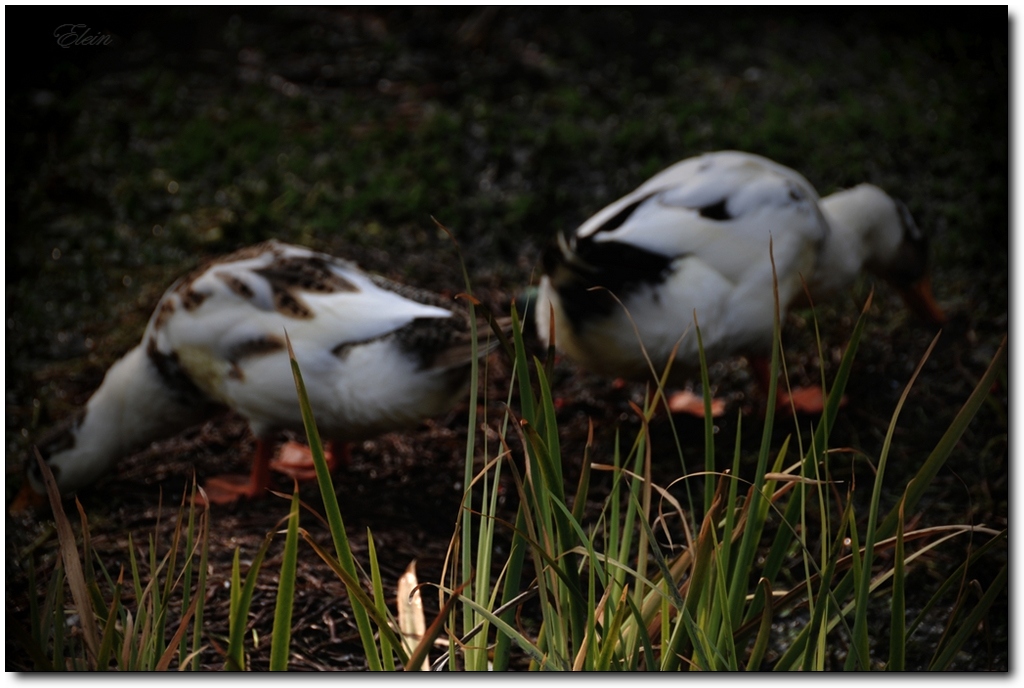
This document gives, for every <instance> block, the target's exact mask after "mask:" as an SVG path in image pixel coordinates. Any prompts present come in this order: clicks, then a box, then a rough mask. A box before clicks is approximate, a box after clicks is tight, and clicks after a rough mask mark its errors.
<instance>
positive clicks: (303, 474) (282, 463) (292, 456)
mask: <svg viewBox="0 0 1024 688" xmlns="http://www.w3.org/2000/svg"><path fill="white" fill-rule="evenodd" d="M339 445H340V446H339ZM337 456H340V457H341V463H342V464H343V465H345V466H348V465H349V462H350V460H351V453H350V450H349V444H348V442H335V441H334V440H328V442H327V444H326V445H324V460H326V461H327V470H328V471H329V472H331V473H333V472H334V468H335V466H336V465H337V460H336V459H335V457H337ZM270 468H271V470H275V471H277V472H279V473H284V474H285V475H287V476H290V477H292V478H295V479H296V480H316V465H315V464H314V463H313V454H312V453H311V452H310V449H309V447H308V446H306V445H305V444H301V443H299V442H285V443H284V444H283V445H281V449H280V450H278V452H277V456H275V457H274V458H273V459H272V460H271V461H270Z"/></svg>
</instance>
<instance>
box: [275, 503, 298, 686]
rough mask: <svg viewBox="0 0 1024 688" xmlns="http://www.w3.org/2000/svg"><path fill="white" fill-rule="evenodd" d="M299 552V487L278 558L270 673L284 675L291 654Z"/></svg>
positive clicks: (289, 514)
mask: <svg viewBox="0 0 1024 688" xmlns="http://www.w3.org/2000/svg"><path fill="white" fill-rule="evenodd" d="M298 550H299V486H298V483H296V484H295V488H294V490H293V491H292V504H291V509H290V510H289V513H288V532H287V534H286V535H285V540H284V554H282V555H281V573H280V576H279V577H278V585H277V602H276V604H275V606H274V626H273V633H272V637H271V642H270V670H271V671H287V670H288V656H289V653H290V651H291V638H292V607H293V605H294V604H295V570H296V564H297V560H298Z"/></svg>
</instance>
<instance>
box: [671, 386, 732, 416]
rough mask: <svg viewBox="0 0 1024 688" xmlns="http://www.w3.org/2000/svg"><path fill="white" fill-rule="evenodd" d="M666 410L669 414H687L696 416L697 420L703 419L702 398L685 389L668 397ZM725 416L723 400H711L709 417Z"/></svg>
mask: <svg viewBox="0 0 1024 688" xmlns="http://www.w3.org/2000/svg"><path fill="white" fill-rule="evenodd" d="M668 410H669V412H670V413H677V414H687V415H691V416H696V417H697V418H703V417H704V397H702V396H698V395H696V394H694V393H693V392H691V391H690V390H688V389H686V390H683V391H681V392H676V393H674V394H671V395H669V397H668ZM724 414H725V400H724V399H712V400H711V417H712V418H719V417H721V416H722V415H724Z"/></svg>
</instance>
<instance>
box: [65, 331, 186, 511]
mask: <svg viewBox="0 0 1024 688" xmlns="http://www.w3.org/2000/svg"><path fill="white" fill-rule="evenodd" d="M201 409H202V407H201V405H188V404H182V403H181V401H179V400H177V399H176V398H175V397H174V396H173V394H171V393H170V391H169V389H168V387H167V385H166V384H165V383H164V381H163V379H162V377H161V375H160V372H159V371H158V370H157V369H156V367H155V366H154V365H153V363H152V361H151V360H150V358H149V356H147V355H146V352H145V350H144V348H143V347H142V345H140V346H137V347H135V348H134V349H132V350H131V351H129V352H128V353H127V354H126V355H125V356H124V357H123V358H121V359H120V360H119V361H117V362H116V363H115V364H114V365H113V366H111V368H110V370H108V371H107V374H106V376H105V377H104V378H103V383H102V384H101V385H100V386H99V389H97V390H96V392H95V393H94V394H93V395H92V397H90V398H89V401H88V402H87V403H86V406H85V412H84V414H83V415H82V417H81V420H80V422H79V423H78V425H77V426H75V427H69V428H68V429H67V437H66V439H65V440H64V443H65V447H67V445H68V444H70V446H69V447H67V448H64V449H63V450H61V451H56V452H54V453H52V454H51V455H50V457H49V459H48V463H49V464H50V466H51V468H54V469H56V470H55V475H56V478H57V486H58V487H59V488H60V490H61V492H62V493H68V492H72V491H74V490H77V489H79V488H81V487H84V486H85V485H88V484H89V483H91V482H93V481H94V480H95V479H96V478H98V477H99V476H100V475H102V474H103V473H104V472H105V471H107V470H108V469H109V468H111V467H112V466H113V465H114V463H115V462H116V461H117V460H118V459H119V458H121V457H123V456H125V455H126V454H128V453H129V452H131V451H134V450H136V449H138V448H140V447H142V446H145V444H146V443H148V442H151V441H153V440H155V439H159V438H161V437H165V436H168V435H169V434H172V433H174V432H177V431H178V430H180V429H182V428H183V427H187V426H188V425H190V424H191V423H192V422H193V421H194V420H196V418H197V413H199V412H200V411H201Z"/></svg>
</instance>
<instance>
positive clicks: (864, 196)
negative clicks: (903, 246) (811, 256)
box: [813, 184, 903, 297]
mask: <svg viewBox="0 0 1024 688" xmlns="http://www.w3.org/2000/svg"><path fill="white" fill-rule="evenodd" d="M820 206H821V210H822V212H823V213H824V215H825V219H827V220H828V223H829V226H830V228H831V231H830V232H829V237H828V239H827V241H826V242H825V245H824V246H823V247H822V253H821V256H820V258H819V260H818V268H817V271H816V273H815V278H814V284H813V287H814V295H815V296H816V297H818V296H824V295H828V294H830V293H833V292H835V291H838V290H840V289H842V288H844V287H846V286H848V285H849V284H850V283H852V282H853V280H854V279H856V277H857V275H858V274H860V272H861V271H862V270H865V269H867V270H871V269H872V267H873V266H874V265H878V264H884V263H886V262H887V261H888V260H889V259H890V258H891V257H892V256H893V255H895V253H896V251H897V249H898V248H899V245H900V242H901V241H902V240H903V230H902V225H901V224H900V219H899V212H898V210H897V208H896V203H895V201H893V200H892V198H890V197H889V196H888V195H887V194H886V193H885V192H884V191H882V190H881V189H879V188H878V187H877V186H872V185H871V184H861V185H860V186H856V187H854V188H852V189H848V190H846V191H840V192H839V193H834V194H832V195H831V196H826V197H825V198H823V199H821V201H820Z"/></svg>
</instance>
